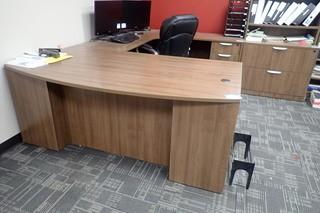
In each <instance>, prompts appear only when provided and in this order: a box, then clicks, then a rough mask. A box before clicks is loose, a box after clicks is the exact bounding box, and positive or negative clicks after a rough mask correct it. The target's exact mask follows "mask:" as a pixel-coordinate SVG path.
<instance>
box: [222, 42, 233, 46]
mask: <svg viewBox="0 0 320 213" xmlns="http://www.w3.org/2000/svg"><path fill="white" fill-rule="evenodd" d="M219 44H220V45H221V46H232V45H233V44H232V43H223V42H221V43H219Z"/></svg>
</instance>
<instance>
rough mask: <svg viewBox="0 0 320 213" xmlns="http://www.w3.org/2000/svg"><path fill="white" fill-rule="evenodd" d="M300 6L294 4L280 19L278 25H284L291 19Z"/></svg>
mask: <svg viewBox="0 0 320 213" xmlns="http://www.w3.org/2000/svg"><path fill="white" fill-rule="evenodd" d="M297 7H298V4H297V3H296V2H292V4H291V5H290V7H289V8H288V9H287V11H286V12H285V13H284V14H283V16H282V17H281V18H280V19H279V21H278V22H277V24H279V25H283V23H284V22H285V21H286V20H287V18H289V16H290V15H291V14H292V13H293V12H294V11H295V10H296V9H297Z"/></svg>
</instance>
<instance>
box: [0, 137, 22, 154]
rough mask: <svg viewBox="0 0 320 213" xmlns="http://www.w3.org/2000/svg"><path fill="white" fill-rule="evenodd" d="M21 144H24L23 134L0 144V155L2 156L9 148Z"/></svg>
mask: <svg viewBox="0 0 320 213" xmlns="http://www.w3.org/2000/svg"><path fill="white" fill-rule="evenodd" d="M21 142H22V136H21V133H18V134H16V135H15V136H13V137H11V138H9V139H8V140H6V141H5V142H3V143H1V144H0V154H2V153H3V152H5V151H6V150H8V149H9V148H11V147H13V146H14V145H16V144H18V143H21Z"/></svg>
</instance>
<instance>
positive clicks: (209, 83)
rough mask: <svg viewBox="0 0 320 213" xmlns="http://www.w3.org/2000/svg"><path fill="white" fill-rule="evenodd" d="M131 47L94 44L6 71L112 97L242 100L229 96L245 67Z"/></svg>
mask: <svg viewBox="0 0 320 213" xmlns="http://www.w3.org/2000/svg"><path fill="white" fill-rule="evenodd" d="M147 40H148V39H147ZM137 42H138V43H139V44H140V43H144V42H145V40H144V39H142V41H137ZM130 45H133V46H136V45H138V44H136V43H134V44H130ZM130 45H129V46H130ZM122 47H123V48H122ZM127 49H128V46H127V45H123V44H116V43H111V42H104V41H94V42H88V43H84V44H81V45H77V46H74V47H71V48H68V49H67V50H66V51H67V52H68V53H70V54H71V55H73V56H74V57H73V58H72V59H69V60H66V61H62V62H59V63H56V64H51V65H48V66H44V67H40V68H37V69H23V68H18V67H14V66H8V65H7V66H6V69H8V70H11V71H16V72H20V73H22V74H24V75H27V76H31V77H33V78H38V79H41V80H44V81H47V82H51V83H57V84H61V85H65V86H71V87H77V88H83V89H89V90H94V91H102V92H108V93H113V94H121V95H133V96H139V97H150V98H159V99H166V100H186V101H203V102H238V101H239V99H236V100H232V99H228V98H226V95H229V94H235V95H240V93H241V72H242V65H241V63H238V62H224V61H215V60H204V59H194V58H184V57H172V56H155V55H150V54H139V53H133V52H126V50H127ZM222 79H228V80H230V82H228V83H224V82H222V81H221V80H222Z"/></svg>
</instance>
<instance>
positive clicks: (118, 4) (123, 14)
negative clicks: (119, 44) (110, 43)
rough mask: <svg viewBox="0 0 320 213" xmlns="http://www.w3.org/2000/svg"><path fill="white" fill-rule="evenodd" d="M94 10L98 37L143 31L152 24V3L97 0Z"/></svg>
mask: <svg viewBox="0 0 320 213" xmlns="http://www.w3.org/2000/svg"><path fill="white" fill-rule="evenodd" d="M94 10H95V12H94V14H95V34H96V35H105V34H112V33H117V32H120V31H125V30H143V29H145V28H146V27H148V26H149V23H150V11H151V1H150V0H145V1H144V0H142V1H133V0H131V1H119V0H111V1H108V0H105V1H102V0H96V1H95V4H94Z"/></svg>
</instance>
